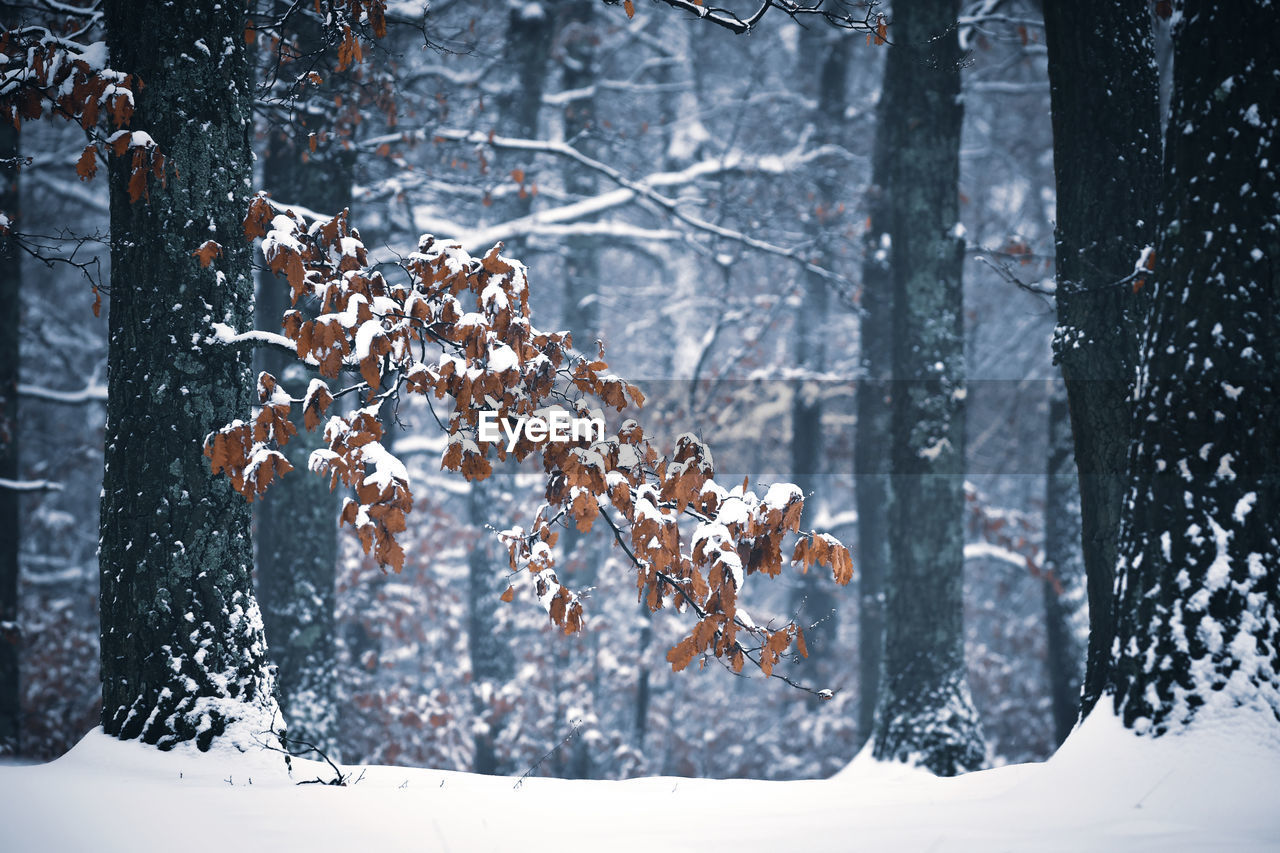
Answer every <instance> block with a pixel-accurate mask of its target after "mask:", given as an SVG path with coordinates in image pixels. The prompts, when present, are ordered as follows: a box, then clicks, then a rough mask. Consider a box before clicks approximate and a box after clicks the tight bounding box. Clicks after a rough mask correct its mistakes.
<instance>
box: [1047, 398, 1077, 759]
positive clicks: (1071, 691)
mask: <svg viewBox="0 0 1280 853" xmlns="http://www.w3.org/2000/svg"><path fill="white" fill-rule="evenodd" d="M1045 474H1046V476H1045V499H1044V569H1045V577H1044V579H1043V580H1042V581H1041V587H1042V591H1043V595H1044V623H1045V674H1046V676H1047V678H1048V682H1049V699H1050V701H1051V703H1052V709H1053V729H1054V742H1055V743H1058V744H1061V743H1062V742H1063V741H1064V740H1066V739H1067V735H1068V734H1070V733H1071V729H1072V728H1073V727H1074V726H1075V724H1076V720H1077V719H1078V718H1079V716H1080V683H1081V676H1082V674H1083V673H1082V669H1083V668H1082V666H1081V664H1082V662H1083V658H1084V656H1083V654H1082V649H1081V643H1080V642H1079V641H1078V639H1077V637H1078V636H1080V634H1081V633H1082V628H1083V626H1082V623H1085V624H1087V622H1088V615H1087V611H1086V610H1085V608H1084V590H1083V585H1084V566H1083V562H1082V560H1081V555H1080V491H1079V487H1078V480H1077V475H1076V463H1075V457H1074V455H1073V454H1072V452H1071V420H1070V417H1069V415H1068V412H1067V399H1066V394H1065V390H1064V389H1063V388H1062V387H1061V386H1060V385H1055V387H1054V390H1053V395H1052V396H1051V397H1050V399H1049V459H1048V466H1047V470H1046V472H1045Z"/></svg>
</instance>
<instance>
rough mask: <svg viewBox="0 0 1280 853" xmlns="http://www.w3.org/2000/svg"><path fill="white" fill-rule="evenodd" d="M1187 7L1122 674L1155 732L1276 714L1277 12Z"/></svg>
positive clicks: (1117, 663) (1116, 690)
mask: <svg viewBox="0 0 1280 853" xmlns="http://www.w3.org/2000/svg"><path fill="white" fill-rule="evenodd" d="M1180 11H1181V15H1182V20H1181V22H1180V23H1178V24H1177V25H1175V31H1174V83H1173V86H1174V90H1173V99H1172V108H1171V109H1172V111H1171V115H1170V121H1169V128H1168V137H1167V140H1166V145H1165V175H1164V185H1163V205H1162V208H1161V211H1160V218H1159V240H1158V243H1157V246H1156V256H1155V257H1156V262H1155V271H1154V274H1153V275H1152V280H1151V283H1150V285H1149V286H1150V287H1151V288H1152V311H1151V316H1150V320H1149V322H1148V325H1147V329H1146V332H1145V334H1144V336H1143V339H1142V343H1141V349H1140V355H1139V374H1138V380H1137V388H1136V391H1135V395H1136V412H1135V420H1134V424H1135V442H1136V443H1135V444H1134V447H1133V452H1132V454H1131V456H1130V480H1129V493H1128V497H1127V500H1126V503H1125V508H1124V514H1123V521H1122V526H1121V531H1120V561H1119V564H1118V566H1117V578H1116V604H1117V611H1116V612H1117V619H1116V640H1115V645H1114V647H1113V667H1114V671H1113V672H1112V674H1111V681H1110V692H1112V693H1113V694H1114V698H1115V704H1116V707H1117V710H1118V711H1120V712H1121V713H1122V715H1123V719H1124V722H1125V725H1127V726H1129V727H1130V728H1133V729H1134V730H1136V731H1139V732H1151V733H1153V734H1157V735H1158V734H1161V733H1163V732H1166V731H1169V730H1171V729H1177V728H1180V727H1181V726H1183V725H1184V724H1186V723H1187V722H1189V721H1190V720H1191V719H1192V718H1193V717H1195V716H1197V715H1198V714H1205V713H1206V712H1207V713H1210V714H1212V713H1214V712H1221V711H1223V710H1225V709H1230V708H1234V707H1237V706H1242V705H1243V706H1254V707H1261V708H1264V709H1266V708H1269V709H1270V711H1271V713H1273V714H1274V715H1275V717H1276V719H1277V720H1280V675H1278V674H1277V673H1278V672H1280V652H1278V651H1277V644H1278V643H1280V620H1278V619H1277V613H1276V607H1277V603H1278V600H1280V592H1278V590H1277V584H1278V583H1280V557H1278V556H1277V552H1278V550H1280V542H1278V541H1277V539H1278V537H1280V515H1278V513H1280V502H1278V501H1277V498H1280V479H1277V462H1278V458H1277V456H1278V454H1280V397H1278V396H1277V395H1278V393H1280V382H1278V379H1280V377H1278V376H1277V371H1278V370H1280V366H1278V362H1277V358H1278V357H1280V354H1278V353H1277V349H1276V341H1277V338H1278V333H1280V324H1278V323H1277V312H1278V311H1280V273H1278V272H1277V270H1280V233H1278V232H1280V175H1278V173H1277V170H1278V169H1280V146H1278V145H1277V144H1276V140H1277V135H1278V132H1280V131H1278V129H1277V125H1278V124H1280V115H1278V114H1277V106H1278V105H1280V75H1277V72H1276V70H1275V64H1274V62H1272V61H1271V60H1270V59H1269V57H1271V56H1273V55H1274V51H1275V44H1276V29H1277V28H1276V23H1275V12H1274V10H1273V9H1271V8H1269V7H1268V6H1266V5H1265V4H1255V3H1246V4H1239V5H1235V6H1231V7H1226V6H1221V5H1218V4H1212V3H1205V2H1188V3H1185V4H1184V5H1183V6H1182V7H1181V9H1180Z"/></svg>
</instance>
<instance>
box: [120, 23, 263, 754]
mask: <svg viewBox="0 0 1280 853" xmlns="http://www.w3.org/2000/svg"><path fill="white" fill-rule="evenodd" d="M244 12H245V10H244V7H243V5H242V4H238V3H226V2H221V3H213V2H199V3H183V4H175V3H169V2H160V0H144V1H143V2H128V3H126V2H110V3H108V4H107V6H106V22H107V41H108V45H109V47H110V50H111V61H112V65H113V66H114V67H116V68H119V69H121V70H124V71H127V72H130V73H133V74H136V75H139V76H140V77H141V79H142V80H143V81H145V87H144V88H141V91H140V92H138V94H137V95H136V105H137V109H136V111H135V112H134V115H133V120H132V124H131V129H132V130H133V131H134V132H135V136H136V132H137V131H145V132H146V133H148V134H150V135H151V136H152V137H153V138H154V139H155V140H156V142H157V143H158V145H159V146H160V147H161V150H162V151H163V152H164V153H165V155H166V157H167V163H168V167H167V169H166V174H165V176H164V179H163V180H159V179H156V178H150V179H148V181H149V185H148V197H147V198H143V199H139V200H138V201H137V202H131V201H130V198H129V192H128V189H127V184H128V182H129V174H128V169H127V167H128V163H127V162H125V161H127V160H128V158H127V157H117V158H113V162H112V164H111V235H112V241H111V306H110V311H111V320H110V347H109V353H108V371H109V386H108V387H109V399H108V403H107V427H106V448H105V457H106V471H105V475H104V482H103V497H102V521H101V541H100V568H101V602H100V604H101V615H102V646H101V655H102V681H103V685H102V700H103V702H102V704H103V710H102V721H103V726H104V728H105V729H106V731H107V733H108V734H112V735H115V736H117V737H120V738H122V739H132V738H141V739H142V740H144V741H145V742H147V743H153V744H157V745H159V746H160V747H162V748H170V747H172V746H174V745H176V744H178V743H180V742H184V741H191V740H194V741H195V742H196V744H197V746H199V747H200V748H202V749H207V748H208V747H209V745H210V744H211V743H212V742H213V740H214V738H217V737H220V736H224V735H225V736H228V737H229V738H230V739H231V741H232V742H233V743H236V744H237V745H241V746H247V745H250V744H251V743H252V741H253V739H254V738H255V737H260V735H259V733H261V732H265V731H267V730H268V729H269V728H270V727H271V725H272V722H273V718H274V717H275V712H276V708H275V701H274V699H273V697H272V685H271V678H270V675H269V673H268V671H267V669H266V665H265V653H266V648H265V644H264V641H263V632H262V620H261V615H260V613H259V610H258V604H257V601H256V599H255V597H254V593H253V587H252V583H251V579H250V566H251V563H252V560H253V551H252V545H251V542H250V534H249V522H250V515H249V512H250V511H249V506H248V504H246V503H245V501H244V499H243V498H241V497H240V496H239V495H237V494H235V493H234V492H233V491H232V489H231V484H230V482H229V481H228V480H227V479H226V478H223V477H214V476H213V475H212V474H211V472H210V469H209V465H208V462H207V461H206V460H205V458H204V456H203V455H202V453H201V444H202V442H203V440H204V437H205V436H206V435H207V434H208V433H210V432H212V431H214V430H216V429H218V428H220V427H221V426H222V425H224V424H225V423H226V422H227V421H229V420H231V419H233V418H235V417H236V416H237V415H240V414H242V413H243V412H244V411H246V410H247V409H248V407H249V406H250V405H251V404H252V402H253V398H252V397H251V394H250V392H251V390H252V386H251V384H250V381H249V379H250V377H249V363H248V361H249V360H248V357H247V355H245V354H243V353H241V352H238V351H237V350H236V349H235V348H232V347H221V346H208V345H203V344H202V341H203V338H204V335H205V333H206V331H207V330H208V328H209V326H210V323H213V322H222V323H227V324H229V325H230V326H232V327H233V328H247V327H248V326H249V323H250V321H251V318H252V311H251V303H252V279H251V275H250V265H249V253H250V249H251V247H250V245H249V244H248V242H247V241H246V240H245V239H244V230H243V228H242V221H243V218H244V211H245V209H246V207H247V205H248V198H247V195H248V189H249V186H248V184H249V178H250V175H251V155H250V150H249V107H250V94H249V91H248V88H247V83H248V64H247V62H246V58H245V49H244V24H245V14H244ZM211 239H212V240H216V241H217V242H218V243H219V244H221V246H222V253H223V254H222V257H221V258H220V259H219V261H218V262H217V263H215V264H213V265H212V266H210V267H209V268H207V269H204V268H201V266H200V263H199V261H198V260H197V259H196V258H195V257H193V255H192V252H193V250H194V249H195V248H196V247H198V246H200V245H201V244H202V243H204V242H205V241H206V240H211Z"/></svg>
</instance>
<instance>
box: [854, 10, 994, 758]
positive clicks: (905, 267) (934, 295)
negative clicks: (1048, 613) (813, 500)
mask: <svg viewBox="0 0 1280 853" xmlns="http://www.w3.org/2000/svg"><path fill="white" fill-rule="evenodd" d="M958 9H959V3H958V2H957V0H922V2H918V3H912V4H909V5H906V6H903V7H902V8H900V9H898V10H897V14H896V16H895V19H894V31H895V33H894V35H893V37H892V39H891V41H892V42H893V44H892V46H891V47H890V48H889V55H888V58H887V60H886V65H885V73H884V92H883V94H882V98H883V99H884V100H885V101H886V105H885V110H884V112H882V116H884V117H885V118H886V119H887V122H888V125H887V127H886V132H887V133H889V152H890V154H889V157H890V161H889V194H888V195H889V205H890V209H891V211H892V226H891V235H892V242H893V256H892V264H893V282H894V293H893V295H894V309H895V313H894V325H893V336H894V341H893V367H894V370H893V372H894V376H895V377H897V378H898V379H900V380H902V381H901V382H899V387H898V388H896V389H895V394H894V401H893V451H892V463H893V474H894V476H893V495H892V499H891V501H890V507H889V531H890V536H891V541H892V547H891V549H890V550H891V568H890V571H889V574H888V577H887V578H886V584H885V591H886V596H885V652H884V654H885V656H884V661H885V665H884V682H883V684H882V686H881V691H882V692H881V695H880V703H879V707H878V709H877V712H876V726H875V737H874V743H875V748H874V752H875V755H876V757H877V758H880V759H885V760H897V761H906V762H910V763H913V764H917V765H919V766H922V767H925V768H927V769H929V770H931V771H932V772H934V773H936V774H938V775H942V776H950V775H955V774H957V773H962V772H964V771H966V770H973V769H976V768H978V767H981V766H982V764H983V763H984V761H985V757H986V750H985V746H984V744H983V739H982V731H981V727H980V726H979V724H978V714H977V711H976V710H975V709H974V706H973V701H972V699H971V698H970V695H969V687H968V682H967V680H966V677H965V660H964V625H963V617H964V612H963V600H962V588H963V577H964V575H963V572H964V448H965V442H964V427H965V424H964V396H965V391H964V333H963V289H962V286H961V272H962V266H963V261H964V241H963V238H962V233H961V232H960V230H959V227H958V221H959V209H958V208H959V200H958V192H957V182H958V180H959V172H960V128H961V122H962V118H963V107H962V106H961V103H960V98H959V95H960V49H959V44H958V41H957V38H956V32H955V20H956V14H957V12H958Z"/></svg>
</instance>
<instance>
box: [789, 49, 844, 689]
mask: <svg viewBox="0 0 1280 853" xmlns="http://www.w3.org/2000/svg"><path fill="white" fill-rule="evenodd" d="M801 44H802V45H807V46H811V47H812V48H813V49H814V52H813V53H810V52H809V51H804V53H805V54H806V55H805V57H804V60H805V68H806V69H807V68H809V67H811V63H812V60H813V58H814V55H815V54H816V55H817V56H819V57H821V61H820V62H819V64H818V81H817V85H816V86H814V87H813V88H814V90H815V92H816V94H817V99H818V113H817V115H816V116H814V121H815V124H816V125H817V128H818V133H817V136H818V138H817V139H816V140H815V144H818V145H822V144H825V143H829V142H830V143H838V142H839V141H840V139H841V137H842V133H841V127H842V125H843V123H844V108H845V101H846V92H845V88H846V87H845V76H846V72H847V69H848V55H849V40H848V39H846V38H841V37H839V36H838V35H837V37H836V38H830V33H827V32H825V31H820V32H818V33H815V35H814V37H811V38H804V37H802V42H801ZM819 168H821V169H822V170H823V171H822V172H821V173H820V174H819V176H818V180H817V182H816V183H817V190H818V192H817V198H816V199H815V208H816V209H815V210H814V211H813V212H812V216H813V221H814V226H815V233H816V235H817V246H816V247H815V248H816V254H817V256H818V258H819V263H824V264H830V263H831V261H832V258H833V253H832V252H831V251H830V250H831V248H832V242H833V239H834V238H835V234H836V232H837V227H838V225H839V224H840V222H841V217H840V216H839V214H838V213H837V208H838V206H839V204H840V199H841V194H842V190H843V182H842V181H841V180H840V178H841V176H842V175H843V172H842V170H838V169H836V168H834V167H832V166H820V167H819ZM829 301H830V300H829V298H828V293H827V283H826V280H825V279H823V278H822V277H821V276H819V275H817V274H816V273H812V272H810V273H806V274H805V276H804V297H803V299H802V300H801V302H800V308H799V310H798V311H797V312H796V317H795V332H794V336H795V337H794V340H795V351H794V352H795V364H796V366H797V367H798V368H800V370H801V371H802V372H803V373H804V374H806V375H807V377H812V376H813V375H815V374H819V373H821V372H822V371H823V370H824V369H825V368H826V361H827V353H826V346H825V340H826V326H825V318H826V316H827V313H828V310H829V308H828V303H829ZM825 390H826V389H825V387H824V383H823V382H821V381H820V380H817V379H813V378H804V379H801V380H800V381H798V382H796V383H795V389H794V396H793V397H792V404H791V471H792V482H793V483H795V484H796V485H797V486H799V487H800V489H801V491H803V492H804V494H805V495H806V498H807V499H806V504H805V516H806V517H805V524H806V525H807V526H812V525H813V521H814V519H815V518H816V517H817V514H818V508H819V507H820V506H821V503H822V501H823V495H822V493H821V492H822V490H821V483H822V479H821V477H820V476H819V475H820V474H821V473H822V472H823V464H822V460H823V452H822V395H823V392H824V391H825ZM795 594H796V597H797V599H798V600H797V601H796V605H797V607H796V613H797V616H796V621H797V622H798V623H799V624H801V625H803V626H805V632H806V640H807V644H808V650H809V668H810V669H811V670H812V671H813V677H815V678H817V679H818V680H820V681H822V682H824V684H823V686H825V682H826V681H827V680H828V679H830V678H831V677H832V676H833V675H834V672H833V671H832V667H833V666H834V665H835V661H836V655H835V647H836V638H837V635H838V633H839V630H840V618H839V610H838V609H837V598H836V585H835V581H834V580H833V579H832V578H831V576H830V575H829V574H824V573H822V572H806V573H805V574H804V575H802V576H801V579H800V584H799V585H798V586H797V588H796V593H795Z"/></svg>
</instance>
